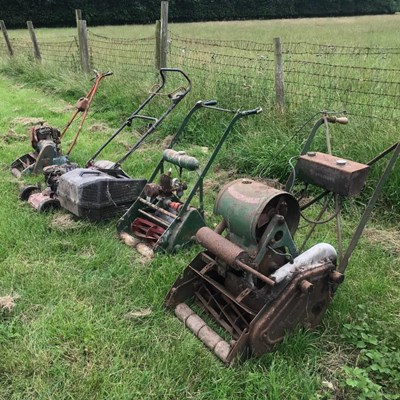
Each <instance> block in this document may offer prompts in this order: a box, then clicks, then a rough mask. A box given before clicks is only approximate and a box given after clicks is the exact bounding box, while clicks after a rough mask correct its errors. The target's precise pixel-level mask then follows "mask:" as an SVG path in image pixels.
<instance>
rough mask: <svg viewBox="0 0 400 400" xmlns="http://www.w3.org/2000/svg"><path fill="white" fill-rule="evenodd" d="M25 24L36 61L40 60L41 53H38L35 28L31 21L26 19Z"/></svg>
mask: <svg viewBox="0 0 400 400" xmlns="http://www.w3.org/2000/svg"><path fill="white" fill-rule="evenodd" d="M26 25H27V27H28V31H29V36H30V37H31V40H32V44H33V54H34V56H35V59H36V61H37V62H41V61H42V55H41V54H40V49H39V43H38V41H37V39H36V33H35V29H34V28H33V23H32V21H26Z"/></svg>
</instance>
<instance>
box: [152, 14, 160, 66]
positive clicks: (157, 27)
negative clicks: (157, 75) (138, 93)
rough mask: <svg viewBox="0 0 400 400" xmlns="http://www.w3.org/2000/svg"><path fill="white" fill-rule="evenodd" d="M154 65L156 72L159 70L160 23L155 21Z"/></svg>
mask: <svg viewBox="0 0 400 400" xmlns="http://www.w3.org/2000/svg"><path fill="white" fill-rule="evenodd" d="M154 65H155V67H156V69H157V70H159V69H160V68H161V21H160V20H157V21H156V54H155V59H154Z"/></svg>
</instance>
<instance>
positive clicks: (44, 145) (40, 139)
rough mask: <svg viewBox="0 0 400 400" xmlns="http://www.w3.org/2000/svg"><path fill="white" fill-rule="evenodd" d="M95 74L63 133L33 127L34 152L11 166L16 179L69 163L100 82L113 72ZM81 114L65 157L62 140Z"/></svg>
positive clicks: (56, 130) (52, 129) (48, 128)
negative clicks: (61, 146) (48, 167)
mask: <svg viewBox="0 0 400 400" xmlns="http://www.w3.org/2000/svg"><path fill="white" fill-rule="evenodd" d="M94 73H95V77H94V84H93V86H92V87H91V89H90V90H89V92H88V93H87V95H86V96H85V97H81V98H80V99H79V100H78V102H77V104H76V110H75V112H74V114H73V115H72V117H71V119H70V120H69V121H68V123H67V125H65V127H64V129H63V130H62V131H61V132H60V131H59V130H58V129H57V128H53V127H50V126H45V125H43V123H41V124H40V125H39V126H34V127H32V129H31V130H30V134H29V136H30V142H31V145H32V148H33V149H34V151H33V152H30V153H28V154H24V155H23V156H21V157H19V158H17V159H16V160H15V161H14V162H13V163H12V164H11V172H12V174H13V175H14V176H15V177H16V178H19V177H21V175H28V174H35V175H36V174H39V173H41V172H43V168H45V167H46V166H49V165H62V164H65V163H67V162H68V158H69V155H70V153H71V151H72V149H73V148H74V146H75V144H76V142H77V140H78V137H79V134H80V132H81V130H82V127H83V124H84V123H85V120H86V117H87V114H88V112H89V108H90V105H91V104H92V101H93V98H94V96H95V94H96V92H97V89H98V87H99V85H100V82H101V81H102V80H103V79H104V78H105V77H106V76H110V75H112V72H105V73H101V72H98V71H96V70H94ZM79 113H82V118H81V122H80V123H79V126H78V129H77V132H76V133H75V137H74V139H73V141H72V143H71V145H70V147H69V149H68V151H67V152H66V154H65V155H64V154H63V153H62V151H61V148H60V145H61V140H62V139H63V137H64V135H65V133H66V132H67V130H68V128H69V127H70V126H71V125H72V123H73V122H74V120H75V119H76V117H77V116H78V114H79Z"/></svg>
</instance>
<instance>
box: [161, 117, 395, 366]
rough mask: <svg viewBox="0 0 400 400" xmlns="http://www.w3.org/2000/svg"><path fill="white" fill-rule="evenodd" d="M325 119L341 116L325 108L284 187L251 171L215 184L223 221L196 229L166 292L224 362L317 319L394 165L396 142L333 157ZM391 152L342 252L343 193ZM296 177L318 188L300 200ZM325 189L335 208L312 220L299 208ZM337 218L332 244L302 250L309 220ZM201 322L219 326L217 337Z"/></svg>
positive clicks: (265, 347)
mask: <svg viewBox="0 0 400 400" xmlns="http://www.w3.org/2000/svg"><path fill="white" fill-rule="evenodd" d="M329 123H341V124H344V123H347V118H345V117H339V118H336V117H334V116H333V115H331V114H329V113H324V114H323V115H322V118H321V119H320V120H318V121H317V123H316V124H315V126H314V128H313V130H312V132H311V134H310V136H309V138H308V140H307V143H306V145H305V146H304V148H303V150H302V152H301V155H300V156H299V157H298V161H297V164H296V166H295V167H294V169H293V173H292V174H291V177H290V179H289V181H288V183H287V188H286V189H287V190H286V191H285V190H280V189H276V188H273V187H270V186H268V185H266V184H264V183H261V182H257V181H254V180H251V179H238V180H235V181H233V182H230V183H228V184H227V185H226V186H225V187H224V188H223V189H222V190H221V191H220V193H219V195H218V197H217V200H216V202H215V207H214V212H215V214H216V215H219V216H221V217H222V221H221V223H220V224H219V225H218V226H217V228H216V229H215V230H211V229H210V228H208V227H202V228H201V229H199V230H198V231H197V233H196V239H197V241H198V243H199V244H201V245H202V246H203V247H204V248H205V250H204V251H202V252H201V253H200V254H198V255H197V257H196V258H195V259H194V260H193V261H192V262H191V263H190V264H189V266H188V267H187V268H186V269H185V270H184V271H183V274H182V276H181V277H180V278H179V279H178V280H177V281H176V282H175V283H174V285H173V287H172V289H171V290H170V292H169V293H168V295H167V298H166V302H165V304H166V307H168V308H170V309H173V310H174V312H175V314H176V316H177V317H178V318H179V319H180V320H182V321H183V322H184V324H185V326H187V327H188V328H189V329H190V330H191V331H192V332H193V333H194V334H195V335H196V336H197V337H198V338H199V339H200V340H201V341H202V342H203V343H204V344H205V345H206V346H207V347H208V348H209V349H210V350H211V351H213V352H214V353H215V355H216V356H217V357H219V358H220V359H221V360H222V361H223V362H224V363H225V364H228V365H230V364H232V363H233V362H234V361H235V360H236V359H239V358H242V359H245V358H247V357H250V356H260V355H262V354H263V353H265V352H269V351H271V350H272V349H273V348H274V346H275V345H276V344H277V343H279V342H280V341H281V340H282V339H283V338H284V336H285V335H286V334H287V333H290V332H293V330H295V329H297V328H299V327H303V328H306V329H311V328H314V327H316V326H317V325H318V324H319V323H320V321H321V319H322V317H323V315H324V313H325V310H326V309H327V307H328V306H329V304H330V302H331V301H332V297H333V295H334V294H335V292H336V289H337V288H338V286H339V285H340V284H341V283H342V282H343V279H344V272H345V269H346V267H347V264H348V262H349V259H350V256H351V254H352V252H353V251H354V248H355V246H356V244H357V242H358V240H359V238H360V236H361V234H362V231H363V229H364V227H365V225H366V222H367V220H368V218H369V216H370V213H371V211H372V208H373V207H374V205H375V202H376V200H377V198H378V195H379V194H380V192H381V191H382V187H383V185H384V183H385V181H386V180H387V178H388V176H389V174H390V173H391V171H392V169H393V168H394V165H395V162H396V160H397V158H398V156H399V153H400V142H398V143H396V144H394V145H393V146H391V147H390V148H388V149H387V150H385V151H384V152H383V153H381V154H380V155H378V156H377V157H375V158H374V159H373V160H371V161H370V162H369V163H367V164H360V163H356V162H354V161H350V160H344V159H341V158H339V157H336V156H333V155H332V154H331V151H330V148H331V147H330V140H329V131H328V124H329ZM321 125H325V127H326V135H327V143H328V152H327V153H319V152H313V151H310V146H311V144H312V142H313V140H314V137H315V134H316V132H317V129H318V127H320V126H321ZM389 153H392V156H391V158H390V160H389V162H388V164H387V166H386V168H385V170H384V172H383V174H382V176H381V178H380V180H379V182H378V184H377V186H376V188H375V191H374V193H373V195H372V197H371V199H370V201H369V204H368V206H367V207H366V209H365V212H364V215H363V216H362V218H361V220H360V222H359V224H358V226H357V228H356V230H355V232H354V235H353V237H352V238H351V240H350V242H349V246H348V248H347V250H346V252H345V254H344V256H342V254H341V247H342V245H341V243H342V242H341V241H342V237H341V229H340V219H339V216H340V205H341V201H340V200H341V199H343V198H348V197H352V196H356V195H358V194H360V192H361V191H362V189H363V187H364V184H365V182H366V179H367V175H368V172H369V169H370V168H371V167H372V166H373V165H374V164H375V163H376V162H377V161H379V160H380V159H381V158H383V157H384V156H386V155H388V154H389ZM295 178H296V179H295ZM295 180H296V183H297V184H298V182H300V183H301V182H305V183H306V184H308V185H312V186H313V187H314V193H315V187H319V188H322V190H323V192H322V193H321V194H319V195H316V196H315V197H314V198H313V199H312V200H308V201H306V202H299V201H298V200H297V198H296V197H295V196H294V195H293V194H291V193H290V192H289V191H288V190H289V189H290V190H291V188H292V187H293V185H294V182H295ZM320 190H321V189H320ZM317 191H318V189H317ZM328 195H331V196H332V198H333V200H334V206H333V205H332V207H331V208H332V209H333V211H332V215H330V216H329V217H327V218H325V220H322V217H323V214H324V212H326V211H327V210H328V209H329V202H325V203H324V205H323V208H322V210H321V211H320V212H319V214H318V216H317V218H316V219H315V220H311V218H310V217H309V216H305V215H304V212H305V210H307V209H308V208H309V207H310V206H311V205H313V204H315V203H316V202H317V201H318V200H320V199H322V198H325V199H329V197H327V196H328ZM300 218H303V219H304V221H305V222H306V223H309V224H310V231H309V232H308V234H306V236H305V238H306V240H305V241H304V242H303V244H302V245H301V246H300V247H298V246H297V245H296V243H295V239H294V236H295V234H296V229H297V227H298V225H299V221H300ZM335 218H336V220H337V221H336V223H337V232H338V233H337V237H338V240H339V245H338V250H339V251H338V252H337V251H336V250H335V248H334V247H333V246H331V245H330V244H327V243H318V244H316V245H314V246H312V247H310V248H308V249H307V250H305V251H303V249H304V248H305V246H306V243H307V241H308V239H309V238H310V235H311V233H312V232H313V230H314V229H315V227H316V226H317V225H318V224H322V223H327V222H329V221H331V220H334V219H335ZM224 232H225V233H224ZM223 233H224V235H223ZM206 320H211V321H212V322H213V324H212V325H215V324H217V325H219V329H220V332H219V333H220V334H221V335H222V336H224V338H222V337H221V335H220V334H219V333H217V332H216V331H215V330H214V329H213V328H211V326H209V325H208V324H207V322H206ZM223 331H225V332H224V333H222V332H223ZM227 338H228V339H227Z"/></svg>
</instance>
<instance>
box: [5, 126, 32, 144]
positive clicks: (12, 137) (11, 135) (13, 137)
mask: <svg viewBox="0 0 400 400" xmlns="http://www.w3.org/2000/svg"><path fill="white" fill-rule="evenodd" d="M27 138H28V135H20V134H19V133H17V132H16V131H14V129H9V130H8V132H7V133H6V134H5V135H4V139H3V140H4V142H5V143H7V144H8V143H14V142H23V141H25V140H27Z"/></svg>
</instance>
